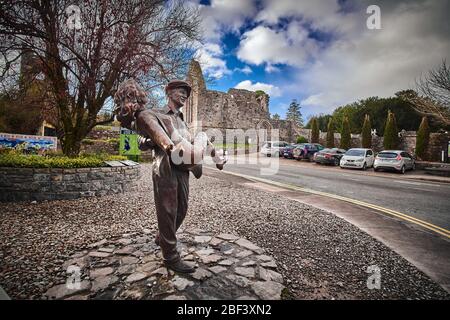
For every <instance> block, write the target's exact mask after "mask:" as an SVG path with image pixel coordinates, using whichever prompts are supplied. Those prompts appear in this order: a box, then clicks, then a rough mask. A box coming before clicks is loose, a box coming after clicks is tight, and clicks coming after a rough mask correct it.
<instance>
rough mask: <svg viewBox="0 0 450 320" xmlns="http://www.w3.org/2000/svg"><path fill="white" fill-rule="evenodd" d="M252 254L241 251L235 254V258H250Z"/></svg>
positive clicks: (247, 251)
mask: <svg viewBox="0 0 450 320" xmlns="http://www.w3.org/2000/svg"><path fill="white" fill-rule="evenodd" d="M252 254H253V252H252V251H250V250H245V251H241V252H238V253H236V258H241V259H242V258H247V257H248V256H251V255H252Z"/></svg>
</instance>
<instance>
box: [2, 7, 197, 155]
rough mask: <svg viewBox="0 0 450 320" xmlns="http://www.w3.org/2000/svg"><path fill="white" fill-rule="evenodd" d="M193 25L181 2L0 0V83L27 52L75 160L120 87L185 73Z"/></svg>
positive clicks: (194, 20)
mask: <svg viewBox="0 0 450 320" xmlns="http://www.w3.org/2000/svg"><path fill="white" fill-rule="evenodd" d="M199 25H200V22H199V16H198V12H196V11H194V9H192V8H191V7H189V6H188V5H186V4H185V3H184V2H183V1H182V0H180V1H178V0H172V1H164V0H109V1H107V0H78V1H73V0H51V1H48V0H18V1H8V0H0V66H1V67H2V70H0V76H1V78H0V80H1V82H2V83H8V82H9V83H10V82H11V79H12V78H13V77H14V76H17V75H18V72H17V71H18V68H17V63H18V62H19V61H20V57H21V55H22V54H23V53H24V52H30V51H31V52H32V53H33V54H34V55H35V56H36V57H37V58H38V60H39V62H40V66H41V68H42V72H43V74H44V77H45V79H46V81H48V83H49V86H50V88H51V95H52V97H53V99H52V100H53V104H54V106H53V107H54V110H55V112H57V119H58V124H57V129H58V131H59V138H60V139H61V142H62V148H63V152H64V153H65V154H67V155H69V156H76V155H78V153H79V151H80V146H81V140H82V139H83V138H84V137H86V135H87V134H88V133H89V132H90V131H91V130H92V128H93V127H94V126H95V125H98V124H100V123H99V122H98V121H97V114H98V112H99V111H100V110H101V109H102V108H103V109H104V108H105V106H108V105H110V106H113V104H112V102H111V96H112V95H113V93H114V92H115V90H116V88H117V86H118V84H119V83H120V82H122V81H123V80H124V79H126V78H135V79H137V80H138V81H139V82H140V83H141V84H142V85H143V86H144V87H145V88H147V89H152V88H157V87H160V86H161V84H162V83H164V82H166V81H167V80H169V79H171V78H175V77H180V76H181V75H182V74H183V73H184V72H185V71H186V68H187V65H188V63H189V61H190V58H191V57H192V55H193V52H194V51H195V49H194V48H193V46H192V44H193V43H199V40H200V27H199ZM110 120H112V119H110Z"/></svg>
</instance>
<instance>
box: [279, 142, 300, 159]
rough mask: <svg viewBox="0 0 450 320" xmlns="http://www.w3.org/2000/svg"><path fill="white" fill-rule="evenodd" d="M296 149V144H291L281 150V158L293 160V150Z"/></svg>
mask: <svg viewBox="0 0 450 320" xmlns="http://www.w3.org/2000/svg"><path fill="white" fill-rule="evenodd" d="M297 147H298V144H291V145H289V146H287V147H285V148H284V149H283V157H285V158H286V159H294V149H295V148H297Z"/></svg>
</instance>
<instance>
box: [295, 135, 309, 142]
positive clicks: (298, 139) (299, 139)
mask: <svg viewBox="0 0 450 320" xmlns="http://www.w3.org/2000/svg"><path fill="white" fill-rule="evenodd" d="M307 142H308V139H306V138H305V137H303V136H298V137H297V143H307Z"/></svg>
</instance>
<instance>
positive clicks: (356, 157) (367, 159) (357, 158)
mask: <svg viewBox="0 0 450 320" xmlns="http://www.w3.org/2000/svg"><path fill="white" fill-rule="evenodd" d="M374 162H375V157H374V153H373V150H372V149H364V148H352V149H349V150H347V152H346V153H345V154H344V156H343V157H342V158H341V162H340V164H339V165H340V167H341V168H357V169H362V170H366V169H367V168H370V167H372V166H373V163H374Z"/></svg>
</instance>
